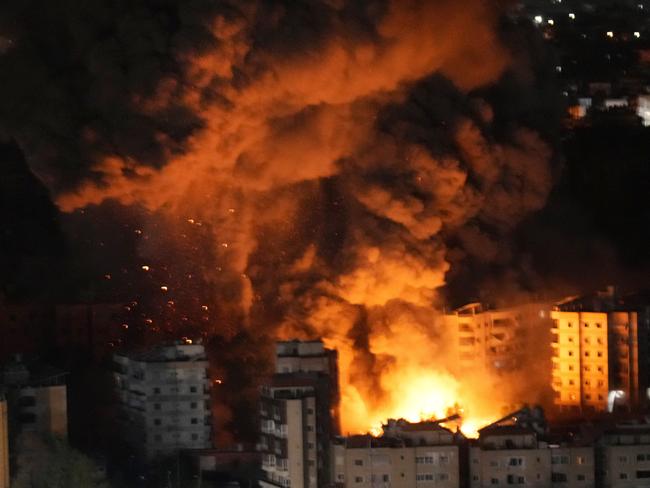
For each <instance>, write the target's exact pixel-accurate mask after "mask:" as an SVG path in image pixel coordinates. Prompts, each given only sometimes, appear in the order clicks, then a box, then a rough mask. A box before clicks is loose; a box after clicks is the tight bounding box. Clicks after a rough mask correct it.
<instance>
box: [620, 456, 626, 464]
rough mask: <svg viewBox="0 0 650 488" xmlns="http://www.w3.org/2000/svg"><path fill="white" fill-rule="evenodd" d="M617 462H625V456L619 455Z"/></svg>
mask: <svg viewBox="0 0 650 488" xmlns="http://www.w3.org/2000/svg"><path fill="white" fill-rule="evenodd" d="M618 462H619V463H627V456H619V457H618Z"/></svg>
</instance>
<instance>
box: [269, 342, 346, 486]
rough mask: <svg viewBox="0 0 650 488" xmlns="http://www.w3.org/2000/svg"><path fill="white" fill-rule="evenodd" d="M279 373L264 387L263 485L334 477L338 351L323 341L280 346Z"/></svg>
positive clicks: (321, 483)
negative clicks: (332, 441)
mask: <svg viewBox="0 0 650 488" xmlns="http://www.w3.org/2000/svg"><path fill="white" fill-rule="evenodd" d="M275 371H276V374H275V375H274V376H273V378H272V379H271V381H270V383H269V384H267V385H265V386H263V387H262V397H261V402H260V421H261V430H262V434H261V437H260V443H259V447H260V449H261V450H262V452H263V462H262V469H263V471H264V479H263V480H261V481H260V483H261V485H262V486H263V487H274V486H283V487H288V486H291V487H292V488H316V487H322V486H328V484H329V482H330V469H329V466H330V439H331V438H332V437H333V436H335V435H338V434H339V425H338V414H337V412H338V402H339V393H338V369H337V355H336V351H332V350H329V349H326V348H325V347H324V346H323V343H322V342H321V341H307V342H300V341H287V342H279V343H278V344H277V346H276V365H275Z"/></svg>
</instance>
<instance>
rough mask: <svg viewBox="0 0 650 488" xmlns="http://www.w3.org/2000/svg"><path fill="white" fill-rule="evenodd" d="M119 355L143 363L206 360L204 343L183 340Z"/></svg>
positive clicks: (118, 354) (117, 354) (119, 353)
mask: <svg viewBox="0 0 650 488" xmlns="http://www.w3.org/2000/svg"><path fill="white" fill-rule="evenodd" d="M115 356H118V357H120V356H121V357H124V358H128V359H130V360H132V361H139V362H143V363H166V362H184V361H206V360H207V356H206V355H205V348H204V347H203V345H202V344H200V343H196V344H193V343H191V342H187V341H183V342H180V341H179V342H176V343H173V344H163V345H159V346H155V347H153V348H148V349H143V350H138V351H130V352H118V353H116V354H115Z"/></svg>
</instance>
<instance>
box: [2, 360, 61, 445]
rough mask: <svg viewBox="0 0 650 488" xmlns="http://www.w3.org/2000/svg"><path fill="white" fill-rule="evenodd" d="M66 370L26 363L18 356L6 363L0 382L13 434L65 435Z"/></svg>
mask: <svg viewBox="0 0 650 488" xmlns="http://www.w3.org/2000/svg"><path fill="white" fill-rule="evenodd" d="M66 376H67V373H65V372H63V371H60V370H57V369H55V368H51V367H49V366H46V365H43V364H38V363H33V364H27V363H25V362H23V361H22V359H21V358H20V357H16V358H15V359H14V361H12V362H10V363H8V364H6V365H5V366H4V367H3V369H2V373H1V376H0V384H2V385H4V387H5V389H6V396H7V402H8V404H9V411H10V417H11V423H12V425H13V426H15V428H16V433H17V434H18V433H27V432H31V433H37V434H54V435H56V436H59V437H62V438H65V437H67V435H68V401H67V386H66Z"/></svg>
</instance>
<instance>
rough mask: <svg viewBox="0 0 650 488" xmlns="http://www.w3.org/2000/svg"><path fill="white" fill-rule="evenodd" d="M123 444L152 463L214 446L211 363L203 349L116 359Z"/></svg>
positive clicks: (170, 348) (161, 349)
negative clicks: (179, 452) (179, 453)
mask: <svg viewBox="0 0 650 488" xmlns="http://www.w3.org/2000/svg"><path fill="white" fill-rule="evenodd" d="M113 367H114V371H115V383H116V390H117V394H118V397H119V402H120V416H119V419H120V421H121V422H120V424H121V425H120V427H121V429H122V430H121V435H122V437H123V440H124V441H125V442H126V444H127V445H128V446H130V448H132V449H133V450H134V451H135V453H136V454H138V455H139V456H141V457H142V458H143V459H145V460H148V461H151V460H154V459H156V458H161V457H165V456H169V455H173V454H175V453H177V452H178V451H179V450H181V449H203V448H208V447H211V446H212V439H211V414H210V401H209V398H210V395H209V392H210V380H209V378H208V374H207V368H208V361H207V358H206V355H205V350H204V348H203V345H201V344H191V343H185V342H183V343H176V344H171V345H165V346H158V347H155V348H152V349H149V350H146V351H143V352H138V353H129V354H115V355H114V357H113Z"/></svg>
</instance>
